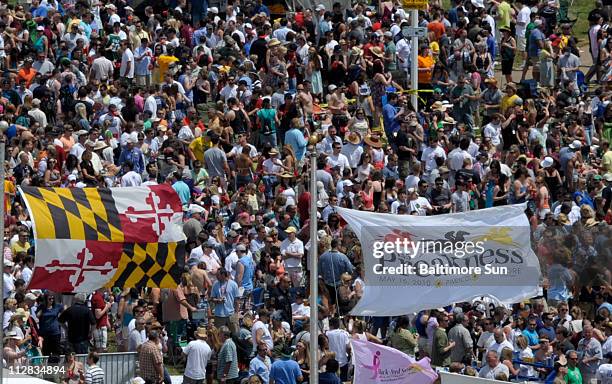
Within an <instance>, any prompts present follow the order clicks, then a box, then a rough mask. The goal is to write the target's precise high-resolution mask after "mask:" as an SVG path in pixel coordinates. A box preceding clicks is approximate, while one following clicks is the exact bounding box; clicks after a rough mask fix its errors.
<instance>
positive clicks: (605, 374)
mask: <svg viewBox="0 0 612 384" xmlns="http://www.w3.org/2000/svg"><path fill="white" fill-rule="evenodd" d="M597 380H599V381H598V383H601V384H612V364H602V365H600V366H599V368H597Z"/></svg>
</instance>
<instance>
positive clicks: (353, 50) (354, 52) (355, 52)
mask: <svg viewBox="0 0 612 384" xmlns="http://www.w3.org/2000/svg"><path fill="white" fill-rule="evenodd" d="M362 54H363V51H362V50H361V48H359V47H357V46H355V47H353V48H351V55H354V56H361V55H362Z"/></svg>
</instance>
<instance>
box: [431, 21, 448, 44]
mask: <svg viewBox="0 0 612 384" xmlns="http://www.w3.org/2000/svg"><path fill="white" fill-rule="evenodd" d="M427 30H428V31H432V32H433V33H434V38H435V39H436V41H440V38H441V37H442V35H443V34H444V33H445V32H446V28H444V24H443V23H441V22H439V21H432V22H431V23H429V24H427Z"/></svg>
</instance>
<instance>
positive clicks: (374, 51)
mask: <svg viewBox="0 0 612 384" xmlns="http://www.w3.org/2000/svg"><path fill="white" fill-rule="evenodd" d="M370 53H371V54H372V55H374V56H376V57H378V58H379V59H382V58H383V57H385V53H384V52H383V50H382V49H381V48H380V47H372V48H370Z"/></svg>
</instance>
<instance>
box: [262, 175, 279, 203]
mask: <svg viewBox="0 0 612 384" xmlns="http://www.w3.org/2000/svg"><path fill="white" fill-rule="evenodd" d="M263 182H264V185H265V186H266V192H265V193H266V197H268V198H270V199H271V198H273V197H274V196H273V194H274V187H276V185H277V184H278V179H277V178H276V176H269V175H267V176H264V177H263Z"/></svg>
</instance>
